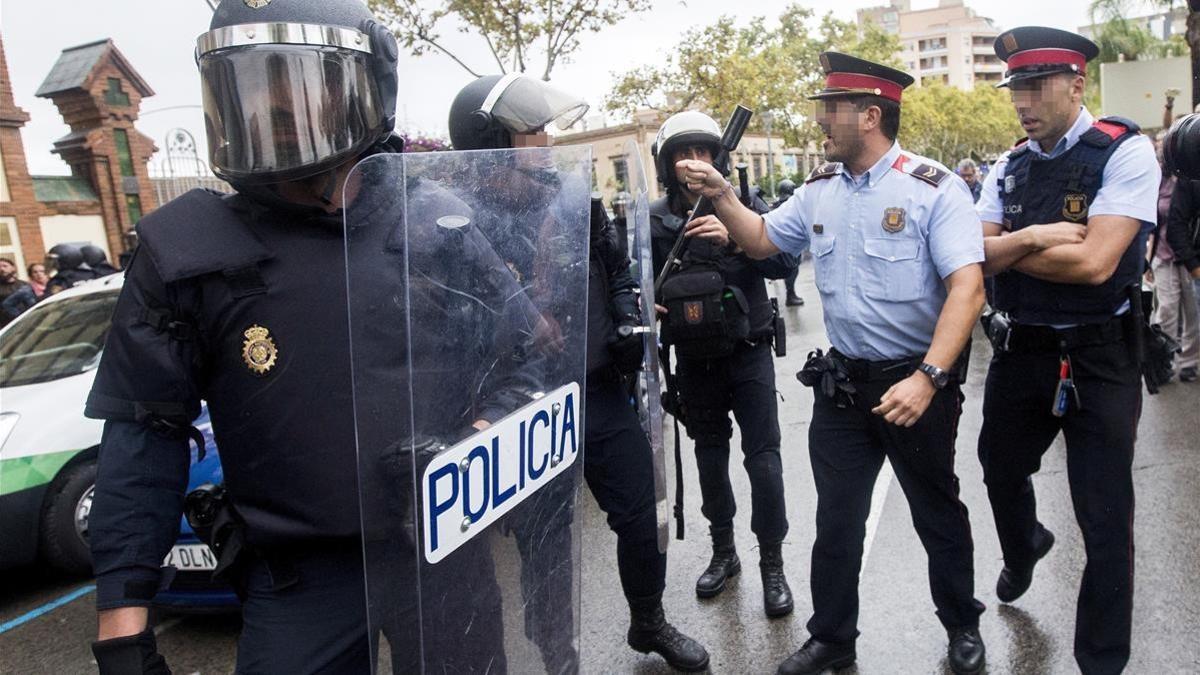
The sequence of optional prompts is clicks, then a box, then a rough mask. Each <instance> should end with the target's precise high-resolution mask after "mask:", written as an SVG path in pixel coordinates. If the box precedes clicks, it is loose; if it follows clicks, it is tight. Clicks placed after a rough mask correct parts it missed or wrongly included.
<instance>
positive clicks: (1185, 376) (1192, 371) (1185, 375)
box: [1179, 366, 1200, 382]
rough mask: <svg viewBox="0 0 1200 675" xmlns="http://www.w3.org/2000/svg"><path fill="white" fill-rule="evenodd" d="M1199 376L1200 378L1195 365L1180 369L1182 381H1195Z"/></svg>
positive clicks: (1180, 379)
mask: <svg viewBox="0 0 1200 675" xmlns="http://www.w3.org/2000/svg"><path fill="white" fill-rule="evenodd" d="M1197 378H1200V373H1198V372H1197V371H1196V367H1195V366H1189V367H1187V368H1183V369H1181V370H1180V371H1179V381H1180V382H1195V381H1196V379H1197Z"/></svg>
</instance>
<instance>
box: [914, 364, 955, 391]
mask: <svg viewBox="0 0 1200 675" xmlns="http://www.w3.org/2000/svg"><path fill="white" fill-rule="evenodd" d="M917 370H919V371H921V372H922V373H925V374H926V375H928V376H929V379H930V380H932V381H933V386H934V387H936V388H938V389H944V388H945V387H946V385H947V384H950V373H947V372H946V371H944V370H942V369H941V368H938V367H937V366H935V365H932V364H929V363H925V362H924V361H922V362H921V365H919V366H917Z"/></svg>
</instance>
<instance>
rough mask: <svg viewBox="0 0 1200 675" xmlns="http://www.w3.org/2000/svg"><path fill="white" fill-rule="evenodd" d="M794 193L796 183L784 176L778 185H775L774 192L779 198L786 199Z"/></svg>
mask: <svg viewBox="0 0 1200 675" xmlns="http://www.w3.org/2000/svg"><path fill="white" fill-rule="evenodd" d="M795 193H796V184H795V183H793V182H792V181H791V180H789V179H787V178H784V179H783V180H781V181H779V185H777V186H775V194H776V196H778V197H779V198H780V199H787V198H788V197H791V196H792V195H793V194H795Z"/></svg>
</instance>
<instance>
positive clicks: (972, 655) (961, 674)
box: [946, 628, 987, 675]
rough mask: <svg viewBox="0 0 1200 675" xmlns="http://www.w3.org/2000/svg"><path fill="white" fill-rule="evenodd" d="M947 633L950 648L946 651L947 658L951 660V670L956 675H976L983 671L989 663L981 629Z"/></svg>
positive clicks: (964, 629)
mask: <svg viewBox="0 0 1200 675" xmlns="http://www.w3.org/2000/svg"><path fill="white" fill-rule="evenodd" d="M947 632H948V634H949V636H950V646H949V647H948V648H947V649H946V656H947V658H948V659H949V660H950V670H953V671H954V672H955V675H976V673H979V672H981V671H983V666H984V664H985V663H987V650H986V649H984V647H983V638H982V637H980V636H979V629H978V628H956V629H954V630H951V631H947Z"/></svg>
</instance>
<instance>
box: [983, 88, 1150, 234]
mask: <svg viewBox="0 0 1200 675" xmlns="http://www.w3.org/2000/svg"><path fill="white" fill-rule="evenodd" d="M1095 121H1096V120H1095V118H1093V117H1092V114H1091V113H1089V112H1088V110H1087V108H1080V110H1079V117H1078V118H1077V119H1076V120H1075V124H1073V125H1072V126H1071V128H1070V129H1069V130H1067V133H1066V135H1065V136H1063V137H1062V138H1061V139H1059V141H1058V144H1057V145H1055V146H1054V148H1053V149H1052V150H1051V151H1050V152H1048V153H1047V152H1045V151H1044V150H1042V146H1041V145H1039V144H1038V142H1037V141H1029V150H1030V152H1033V153H1035V154H1037V155H1038V156H1039V157H1044V158H1047V159H1053V158H1055V157H1058V156H1059V155H1061V154H1063V153H1064V152H1066V151H1067V150H1070V149H1071V148H1072V147H1074V146H1075V144H1076V143H1078V142H1079V137H1080V136H1082V135H1083V132H1085V131H1087V130H1088V129H1089V128H1090V127H1091V126H1092V124H1094V123H1095ZM1007 166H1008V155H1005V156H1004V157H1003V158H1001V159H1000V161H998V162H996V166H995V167H994V168H993V169H992V171H991V173H989V174H988V176H987V178H986V179H984V181H983V195H982V196H981V197H980V198H979V203H978V204H977V205H976V208H977V210H978V211H979V218H980V220H982V221H984V222H988V223H1003V222H1004V207H1003V206H1002V205H1001V203H1000V185H1001V184H1002V183H1003V182H1004V169H1005V168H1006V167H1007ZM1161 178H1162V170H1161V169H1159V167H1158V159H1157V158H1156V157H1155V155H1154V144H1153V143H1151V142H1150V139H1149V138H1147V137H1146V136H1137V137H1135V138H1131V139H1129V140H1127V141H1125V142H1124V143H1122V144H1121V147H1119V148H1117V149H1116V151H1115V152H1114V153H1113V155H1112V157H1111V158H1110V159H1109V160H1108V164H1107V165H1105V167H1104V176H1103V177H1102V178H1101V183H1100V191H1099V192H1097V193H1096V199H1095V200H1093V201H1092V203H1091V205H1089V206H1088V216H1089V217H1091V216H1105V215H1108V216H1127V217H1129V218H1134V219H1136V220H1140V221H1141V222H1142V230H1143V231H1144V232H1149V231H1150V230H1153V229H1154V224H1155V223H1156V222H1157V221H1158V182H1159V180H1161Z"/></svg>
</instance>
